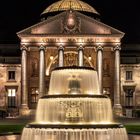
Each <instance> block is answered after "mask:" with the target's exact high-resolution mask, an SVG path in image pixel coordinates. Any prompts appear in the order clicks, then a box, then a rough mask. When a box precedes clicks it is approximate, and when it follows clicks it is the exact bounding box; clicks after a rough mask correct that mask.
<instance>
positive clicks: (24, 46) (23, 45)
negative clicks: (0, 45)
mask: <svg viewBox="0 0 140 140" xmlns="http://www.w3.org/2000/svg"><path fill="white" fill-rule="evenodd" d="M20 46H21V48H20V50H21V51H23V50H25V51H27V50H28V48H27V45H25V44H21V45H20Z"/></svg>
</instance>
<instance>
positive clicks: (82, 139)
mask: <svg viewBox="0 0 140 140" xmlns="http://www.w3.org/2000/svg"><path fill="white" fill-rule="evenodd" d="M27 127H28V128H24V130H23V135H22V140H25V139H27V140H46V139H47V140H128V137H127V134H126V130H125V128H122V126H121V125H120V124H112V125H93V126H92V125H90V126H89V125H79V126H77V125H58V126H57V125H39V124H38V125H37V124H29V125H28V126H27ZM104 127H105V128H104Z"/></svg>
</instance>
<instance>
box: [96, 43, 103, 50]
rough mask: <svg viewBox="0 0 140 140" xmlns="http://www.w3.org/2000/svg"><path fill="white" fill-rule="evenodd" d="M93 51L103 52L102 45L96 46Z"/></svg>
mask: <svg viewBox="0 0 140 140" xmlns="http://www.w3.org/2000/svg"><path fill="white" fill-rule="evenodd" d="M95 51H96V52H98V51H103V46H102V45H98V46H96V47H95Z"/></svg>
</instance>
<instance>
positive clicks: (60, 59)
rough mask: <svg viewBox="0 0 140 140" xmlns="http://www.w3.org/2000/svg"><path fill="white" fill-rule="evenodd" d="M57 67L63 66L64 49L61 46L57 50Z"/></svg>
mask: <svg viewBox="0 0 140 140" xmlns="http://www.w3.org/2000/svg"><path fill="white" fill-rule="evenodd" d="M58 66H59V67H63V66H64V48H63V46H62V45H61V46H60V47H59V49H58Z"/></svg>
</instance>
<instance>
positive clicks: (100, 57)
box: [96, 45, 103, 94]
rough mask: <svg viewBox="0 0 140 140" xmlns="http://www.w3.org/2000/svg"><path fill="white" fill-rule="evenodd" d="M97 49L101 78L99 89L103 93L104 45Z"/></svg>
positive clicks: (98, 69)
mask: <svg viewBox="0 0 140 140" xmlns="http://www.w3.org/2000/svg"><path fill="white" fill-rule="evenodd" d="M96 51H97V72H98V79H99V91H100V93H101V94H103V47H102V46H101V45H99V46H98V47H97V48H96Z"/></svg>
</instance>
